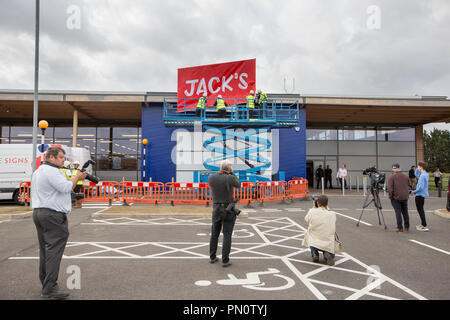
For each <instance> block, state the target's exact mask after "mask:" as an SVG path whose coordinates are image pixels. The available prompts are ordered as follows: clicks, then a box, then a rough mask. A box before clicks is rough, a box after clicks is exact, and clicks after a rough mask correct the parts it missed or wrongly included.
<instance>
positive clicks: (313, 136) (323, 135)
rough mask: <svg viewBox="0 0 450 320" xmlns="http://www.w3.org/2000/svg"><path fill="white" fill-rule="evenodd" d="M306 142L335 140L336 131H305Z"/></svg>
mask: <svg viewBox="0 0 450 320" xmlns="http://www.w3.org/2000/svg"><path fill="white" fill-rule="evenodd" d="M306 140H321V141H325V140H337V130H334V129H306Z"/></svg>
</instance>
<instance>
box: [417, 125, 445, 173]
mask: <svg viewBox="0 0 450 320" xmlns="http://www.w3.org/2000/svg"><path fill="white" fill-rule="evenodd" d="M423 144H424V157H425V161H426V162H428V171H434V170H435V169H436V168H437V167H439V169H440V170H441V171H442V172H450V131H449V130H439V129H436V128H435V129H433V131H431V132H430V133H429V134H428V133H427V132H426V131H424V134H423Z"/></svg>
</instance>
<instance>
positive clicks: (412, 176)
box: [408, 166, 417, 189]
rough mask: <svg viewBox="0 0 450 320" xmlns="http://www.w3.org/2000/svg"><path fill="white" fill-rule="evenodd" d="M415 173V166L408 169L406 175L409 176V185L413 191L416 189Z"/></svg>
mask: <svg viewBox="0 0 450 320" xmlns="http://www.w3.org/2000/svg"><path fill="white" fill-rule="evenodd" d="M415 172H416V166H411V169H409V172H408V175H409V183H410V185H411V188H413V189H415V188H416V183H417V179H416V173H415Z"/></svg>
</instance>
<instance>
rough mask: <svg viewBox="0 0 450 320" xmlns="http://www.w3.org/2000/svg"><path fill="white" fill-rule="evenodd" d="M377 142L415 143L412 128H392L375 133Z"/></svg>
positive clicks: (414, 134) (414, 133)
mask: <svg viewBox="0 0 450 320" xmlns="http://www.w3.org/2000/svg"><path fill="white" fill-rule="evenodd" d="M377 136H378V141H416V131H415V129H414V128H392V129H390V130H386V129H385V130H379V131H377Z"/></svg>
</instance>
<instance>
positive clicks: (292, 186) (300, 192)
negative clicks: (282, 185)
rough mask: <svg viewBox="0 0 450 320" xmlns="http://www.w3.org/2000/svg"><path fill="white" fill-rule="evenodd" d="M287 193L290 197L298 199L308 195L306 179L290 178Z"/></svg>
mask: <svg viewBox="0 0 450 320" xmlns="http://www.w3.org/2000/svg"><path fill="white" fill-rule="evenodd" d="M288 190H289V192H288V194H289V198H290V199H299V198H306V197H308V180H306V179H303V178H299V179H298V180H297V179H296V180H291V181H289V183H288Z"/></svg>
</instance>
